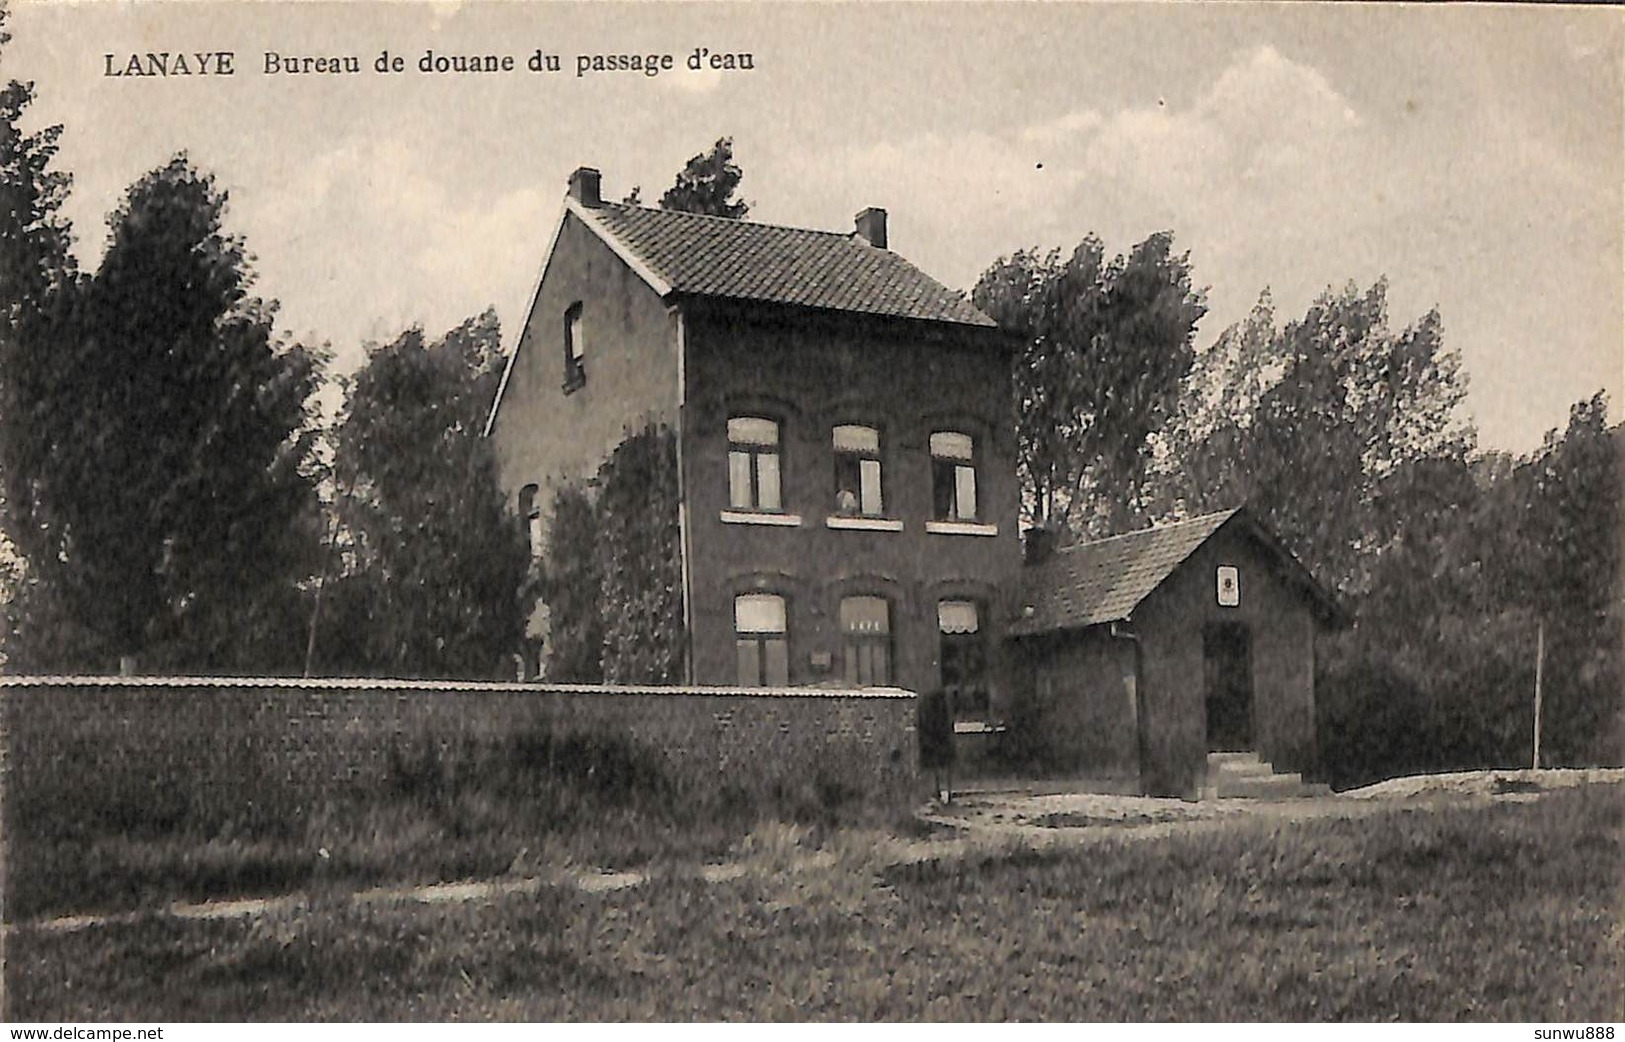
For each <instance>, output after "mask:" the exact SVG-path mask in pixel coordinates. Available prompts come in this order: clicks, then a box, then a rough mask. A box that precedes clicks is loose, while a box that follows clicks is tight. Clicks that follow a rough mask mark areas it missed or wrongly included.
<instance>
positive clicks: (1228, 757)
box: [1207, 752, 1259, 767]
mask: <svg viewBox="0 0 1625 1042" xmlns="http://www.w3.org/2000/svg"><path fill="white" fill-rule="evenodd" d="M1207 762H1208V766H1210V767H1212V766H1215V765H1228V764H1251V763H1258V762H1259V758H1258V754H1257V753H1256V752H1237V753H1208V754H1207Z"/></svg>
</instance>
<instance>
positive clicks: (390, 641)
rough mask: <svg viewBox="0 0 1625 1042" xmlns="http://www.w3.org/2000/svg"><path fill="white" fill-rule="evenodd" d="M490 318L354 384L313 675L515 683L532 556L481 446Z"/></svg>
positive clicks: (378, 352)
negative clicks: (498, 679) (514, 656)
mask: <svg viewBox="0 0 1625 1042" xmlns="http://www.w3.org/2000/svg"><path fill="white" fill-rule="evenodd" d="M500 341H501V333H500V329H499V327H498V323H497V318H496V315H495V313H494V312H491V311H487V312H485V313H484V314H482V315H480V316H478V317H475V318H471V319H469V320H467V321H466V322H464V323H463V324H462V325H460V326H458V327H457V328H455V329H453V330H450V331H449V332H447V333H446V334H445V335H443V336H441V337H440V338H438V339H436V340H434V341H428V340H426V339H425V337H424V335H423V331H422V330H421V329H416V328H414V329H410V330H408V331H406V332H405V333H403V334H401V335H400V336H399V337H397V338H396V339H395V340H393V341H392V342H390V343H388V344H385V345H381V346H375V347H373V348H372V349H371V350H370V351H369V352H368V356H367V363H366V365H365V366H364V367H363V368H362V369H361V370H360V372H358V373H357V374H356V375H355V376H354V377H353V378H351V379H350V380H349V381H348V393H347V396H346V400H345V408H344V414H343V416H342V418H341V420H340V423H339V426H338V431H337V444H336V448H335V466H334V475H335V482H334V494H335V498H336V510H337V513H338V520H339V526H338V529H337V532H336V536H335V538H336V539H337V540H338V542H339V546H338V547H337V549H339V550H341V551H342V552H341V553H335V554H333V555H332V556H333V557H335V558H337V559H338V563H337V564H332V563H330V566H329V568H330V570H331V571H332V572H333V573H334V575H333V576H332V577H331V579H332V588H331V589H330V591H329V596H328V597H327V598H325V600H326V605H325V606H324V608H323V615H325V621H324V619H323V618H322V617H318V618H317V619H316V620H315V622H314V624H313V625H314V626H315V628H316V636H315V640H314V648H315V654H314V656H313V665H314V670H315V671H316V672H323V673H346V674H372V675H388V676H393V677H407V678H413V677H444V678H457V679H487V678H493V677H501V676H512V665H511V661H510V658H511V656H512V654H513V653H514V652H515V651H516V650H517V649H518V647H519V644H520V639H521V637H522V635H523V631H524V624H525V613H524V607H523V596H524V589H525V586H526V582H527V560H528V551H527V549H526V546H525V537H524V531H523V528H522V527H521V524H520V522H519V520H518V519H517V518H515V516H514V514H513V512H512V510H511V509H510V508H509V506H508V502H507V497H506V496H505V495H504V494H503V492H502V489H501V487H500V485H499V483H498V481H497V474H496V461H495V458H494V456H493V453H492V448H491V443H490V442H489V441H487V440H486V439H485V438H484V437H482V436H481V433H482V430H483V425H484V420H485V414H486V411H487V409H489V407H490V403H491V400H492V399H493V398H494V396H495V393H496V385H497V381H498V380H500V379H501V375H502V362H503V359H502V353H501V350H500Z"/></svg>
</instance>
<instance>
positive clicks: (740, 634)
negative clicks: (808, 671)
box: [734, 593, 790, 687]
mask: <svg viewBox="0 0 1625 1042" xmlns="http://www.w3.org/2000/svg"><path fill="white" fill-rule="evenodd" d="M786 630H787V625H786V619H785V612H784V598H783V597H780V596H779V595H778V594H774V593H742V594H740V595H739V596H737V597H735V598H734V647H735V650H736V654H737V657H738V663H739V685H740V686H741V687H785V686H787V685H788V684H789V683H790V647H789V643H788V640H787V633H786Z"/></svg>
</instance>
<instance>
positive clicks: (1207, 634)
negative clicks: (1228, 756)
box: [1202, 622, 1253, 752]
mask: <svg viewBox="0 0 1625 1042" xmlns="http://www.w3.org/2000/svg"><path fill="white" fill-rule="evenodd" d="M1202 678H1203V689H1204V693H1205V696H1206V703H1207V747H1208V751H1209V752H1246V751H1250V750H1252V748H1253V649H1252V634H1251V633H1250V632H1249V631H1248V629H1247V624H1246V623H1244V622H1214V623H1209V624H1208V625H1207V626H1205V627H1204V628H1203V630H1202Z"/></svg>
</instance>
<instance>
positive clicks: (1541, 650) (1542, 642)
mask: <svg viewBox="0 0 1625 1042" xmlns="http://www.w3.org/2000/svg"><path fill="white" fill-rule="evenodd" d="M1545 662H1546V620H1545V619H1540V620H1539V621H1537V622H1536V623H1535V755H1534V757H1533V758H1532V759H1531V761H1530V766H1531V767H1533V768H1534V769H1535V770H1537V771H1538V770H1540V674H1541V667H1542V666H1543V665H1544V664H1545Z"/></svg>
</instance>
